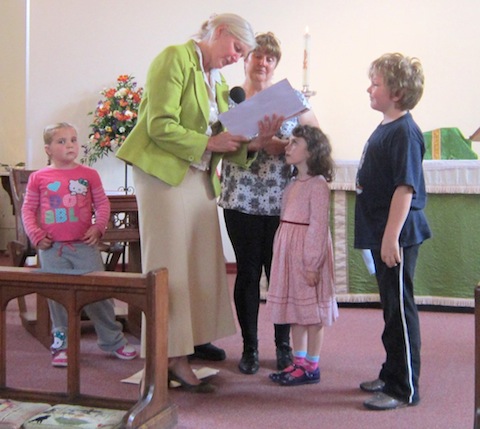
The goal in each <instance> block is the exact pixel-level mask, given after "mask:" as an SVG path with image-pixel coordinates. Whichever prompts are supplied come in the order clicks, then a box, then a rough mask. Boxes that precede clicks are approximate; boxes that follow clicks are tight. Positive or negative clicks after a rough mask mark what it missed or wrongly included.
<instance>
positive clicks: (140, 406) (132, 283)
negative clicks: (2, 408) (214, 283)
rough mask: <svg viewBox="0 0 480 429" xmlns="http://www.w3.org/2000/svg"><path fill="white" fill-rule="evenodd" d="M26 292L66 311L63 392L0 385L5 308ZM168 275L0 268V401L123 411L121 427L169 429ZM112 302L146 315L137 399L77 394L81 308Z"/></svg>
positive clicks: (3, 368) (3, 365)
mask: <svg viewBox="0 0 480 429" xmlns="http://www.w3.org/2000/svg"><path fill="white" fill-rule="evenodd" d="M31 293H37V294H39V295H41V296H43V297H45V298H51V299H54V300H55V301H57V302H59V303H60V304H63V305H64V306H65V308H66V309H67V312H68V342H69V347H68V352H67V353H68V367H67V388H66V392H47V391H39V390H36V391H34V390H26V389H16V388H9V387H8V386H7V385H6V380H7V377H6V308H7V304H8V303H9V301H11V300H12V299H16V298H18V297H22V296H25V295H28V294H31ZM167 295H168V273H167V270H166V269H165V268H162V269H159V270H156V271H152V272H149V273H148V274H146V275H142V274H135V273H120V272H94V273H89V274H84V275H63V274H48V273H42V272H40V271H38V270H36V269H32V268H15V267H0V397H3V398H9V399H15V400H21V401H32V402H46V403H50V404H56V403H69V404H77V405H86V406H95V407H103V408H113V409H125V410H128V412H127V413H126V415H125V418H124V420H123V423H124V426H123V427H124V428H125V429H136V428H142V429H143V428H145V429H147V428H152V429H163V428H171V427H173V426H175V424H176V422H177V415H176V410H175V407H174V406H173V405H171V404H170V403H169V401H168V358H167V317H168V300H167ZM109 298H116V299H119V300H121V301H124V302H126V303H127V304H129V305H133V306H135V307H137V308H139V309H141V310H142V311H143V312H144V314H145V317H146V321H147V323H146V338H145V340H146V349H145V354H146V355H145V377H144V388H143V391H142V393H141V394H140V395H139V396H140V398H139V400H138V401H128V400H123V399H118V398H105V397H98V396H93V395H86V394H82V393H81V392H80V367H79V364H80V359H79V357H80V315H81V311H82V308H83V307H84V306H85V305H87V304H90V303H92V302H96V301H98V300H102V299H109Z"/></svg>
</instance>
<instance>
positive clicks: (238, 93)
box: [211, 86, 246, 136]
mask: <svg viewBox="0 0 480 429" xmlns="http://www.w3.org/2000/svg"><path fill="white" fill-rule="evenodd" d="M230 98H231V99H232V101H233V102H235V103H236V104H240V103H241V102H243V101H245V98H246V95H245V90H244V89H243V88H242V87H241V86H234V87H233V88H232V89H231V90H230ZM211 128H212V136H216V135H217V134H220V133H221V132H222V130H223V125H222V123H221V122H220V121H215V122H214V123H213V124H212V126H211Z"/></svg>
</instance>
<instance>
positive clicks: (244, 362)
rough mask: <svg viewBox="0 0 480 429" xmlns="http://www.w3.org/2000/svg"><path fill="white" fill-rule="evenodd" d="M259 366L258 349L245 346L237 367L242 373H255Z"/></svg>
mask: <svg viewBox="0 0 480 429" xmlns="http://www.w3.org/2000/svg"><path fill="white" fill-rule="evenodd" d="M259 368H260V363H259V362H258V349H256V348H254V347H247V348H246V349H245V350H244V351H243V353H242V359H240V362H239V363H238V369H239V370H240V372H241V373H243V374H255V373H256V372H257V371H258V369H259Z"/></svg>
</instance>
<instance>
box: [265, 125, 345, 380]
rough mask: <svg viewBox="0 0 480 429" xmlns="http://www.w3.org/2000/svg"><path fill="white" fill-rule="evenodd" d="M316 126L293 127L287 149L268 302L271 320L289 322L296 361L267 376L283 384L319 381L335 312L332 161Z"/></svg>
mask: <svg viewBox="0 0 480 429" xmlns="http://www.w3.org/2000/svg"><path fill="white" fill-rule="evenodd" d="M331 152H332V149H331V146H330V143H329V141H328V138H327V137H326V136H325V134H323V132H322V131H321V130H320V129H319V128H317V127H311V126H308V125H300V126H297V127H296V128H295V129H294V130H293V132H292V137H291V138H290V143H289V144H288V146H287V148H286V152H285V157H286V161H287V164H289V165H293V166H294V169H293V174H294V178H293V180H292V181H291V182H290V184H289V185H288V186H287V187H286V189H285V192H284V194H283V200H282V211H281V214H280V226H279V228H278V230H277V233H276V236H275V242H274V245H273V262H272V272H271V278H270V288H269V292H268V296H267V302H268V305H269V307H270V310H271V312H272V319H273V323H289V324H291V332H292V345H293V352H294V353H293V354H294V363H293V365H291V366H289V367H288V368H286V369H285V370H284V371H282V372H276V373H273V374H270V379H271V380H272V381H273V382H275V383H278V384H280V385H282V386H295V385H300V384H312V383H318V382H319V381H320V369H319V366H318V364H319V359H320V350H321V347H322V342H323V335H324V329H323V328H324V326H330V325H332V323H333V322H334V321H335V320H336V318H337V317H338V307H337V302H336V299H335V284H334V271H333V247H332V238H331V234H330V227H329V218H330V216H329V209H330V188H329V186H328V182H330V181H331V180H332V176H333V160H332V157H331Z"/></svg>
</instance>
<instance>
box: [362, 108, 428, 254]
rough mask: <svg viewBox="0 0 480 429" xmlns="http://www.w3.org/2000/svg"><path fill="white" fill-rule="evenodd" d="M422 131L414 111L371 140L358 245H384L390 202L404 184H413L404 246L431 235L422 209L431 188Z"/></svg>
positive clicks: (378, 130) (366, 155)
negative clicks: (425, 170) (426, 175)
mask: <svg viewBox="0 0 480 429" xmlns="http://www.w3.org/2000/svg"><path fill="white" fill-rule="evenodd" d="M424 153H425V144H424V140H423V134H422V132H421V130H420V128H419V127H418V125H417V124H416V123H415V121H414V120H413V118H412V115H411V114H410V113H407V114H405V115H403V116H402V117H400V118H399V119H397V120H395V121H393V122H390V123H388V124H385V125H379V126H378V127H377V128H376V129H375V131H374V132H373V134H372V135H371V136H370V138H369V139H368V142H367V144H366V145H365V148H364V150H363V154H362V158H361V160H360V164H359V167H358V172H357V180H356V191H357V196H356V203H355V242H354V246H355V247H356V248H357V249H380V247H381V243H382V237H383V233H384V231H385V226H386V224H387V218H388V212H389V210H390V203H391V200H392V196H393V193H394V192H395V189H396V188H397V187H398V186H400V185H407V186H411V187H412V188H413V198H412V204H411V207H410V212H409V214H408V216H407V219H406V220H405V224H404V225H403V228H402V231H401V233H400V246H401V247H408V246H412V245H415V244H420V243H422V242H423V241H424V240H426V239H427V238H429V237H430V236H431V231H430V228H429V226H428V222H427V219H426V217H425V214H424V212H423V209H424V208H425V204H426V200H427V193H426V191H425V178H424V175H423V167H422V160H423V155H424Z"/></svg>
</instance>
